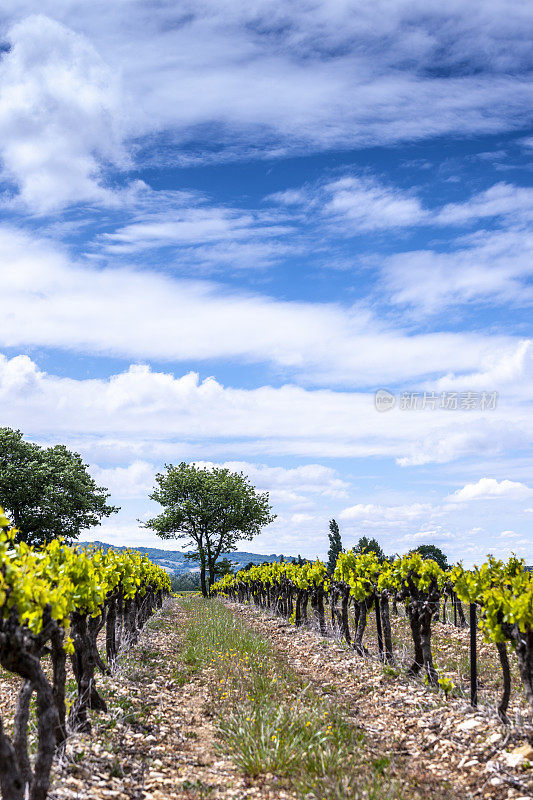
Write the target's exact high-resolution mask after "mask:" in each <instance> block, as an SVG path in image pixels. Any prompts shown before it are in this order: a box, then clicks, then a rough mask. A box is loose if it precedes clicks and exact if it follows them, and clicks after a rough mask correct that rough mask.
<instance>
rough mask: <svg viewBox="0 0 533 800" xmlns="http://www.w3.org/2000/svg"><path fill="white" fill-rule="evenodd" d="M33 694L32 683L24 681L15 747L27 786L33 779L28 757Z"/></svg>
mask: <svg viewBox="0 0 533 800" xmlns="http://www.w3.org/2000/svg"><path fill="white" fill-rule="evenodd" d="M32 694H33V685H32V682H31V681H29V680H25V681H23V683H22V686H21V687H20V690H19V693H18V698H17V708H16V711H15V725H14V731H13V747H14V749H15V755H16V757H17V763H18V768H19V773H20V775H21V777H22V780H23V781H24V783H26V784H30V783H31V779H32V772H31V765H30V757H29V755H28V722H29V719H30V702H31V696H32Z"/></svg>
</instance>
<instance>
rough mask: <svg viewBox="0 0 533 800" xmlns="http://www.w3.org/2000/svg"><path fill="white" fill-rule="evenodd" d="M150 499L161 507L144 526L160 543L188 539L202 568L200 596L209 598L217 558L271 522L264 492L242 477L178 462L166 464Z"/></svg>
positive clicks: (226, 471) (241, 474)
mask: <svg viewBox="0 0 533 800" xmlns="http://www.w3.org/2000/svg"><path fill="white" fill-rule="evenodd" d="M165 470H166V471H165V472H160V473H158V474H157V475H156V483H157V486H156V488H155V489H154V490H153V492H152V493H151V495H150V498H151V499H152V500H155V501H156V502H157V503H159V504H160V505H161V506H162V507H163V511H162V512H161V514H159V515H158V516H157V517H154V518H153V519H150V520H148V522H146V523H144V527H146V528H151V529H152V530H154V531H155V532H156V533H157V535H158V536H161V538H162V539H186V540H187V546H188V547H192V548H193V551H194V555H195V556H196V558H197V559H198V562H199V564H200V582H201V587H202V594H203V595H204V597H207V595H208V594H209V590H210V588H211V585H212V584H213V582H214V580H215V576H216V564H217V561H218V559H219V557H220V554H221V553H229V552H231V551H232V550H235V549H236V543H237V542H238V541H240V540H243V539H246V540H250V539H252V538H253V537H254V536H255V535H256V534H258V533H259V532H260V530H261V528H262V527H263V526H265V525H268V524H269V523H270V522H272V521H273V520H274V519H275V516H274V515H273V514H272V513H271V511H272V509H271V506H270V503H269V499H268V492H262V493H261V492H257V491H256V489H255V488H254V487H253V486H252V485H251V484H250V483H249V482H248V479H247V478H246V477H245V475H243V473H241V472H230V470H229V469H225V468H222V467H213V468H207V467H197V466H196V465H194V464H186V463H184V462H182V463H181V464H179V465H178V466H177V467H175V466H173V465H172V464H167V465H165Z"/></svg>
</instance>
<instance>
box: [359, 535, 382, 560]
mask: <svg viewBox="0 0 533 800" xmlns="http://www.w3.org/2000/svg"><path fill="white" fill-rule="evenodd" d="M353 550H354V553H375V554H376V556H377V557H378V559H379V560H380V561H385V553H384V552H383V550H382V548H381V545H380V543H379V542H378V540H377V539H369V538H368V536H361V538H360V539H359V541H358V542H357V544H356V545H355V547H354V549H353Z"/></svg>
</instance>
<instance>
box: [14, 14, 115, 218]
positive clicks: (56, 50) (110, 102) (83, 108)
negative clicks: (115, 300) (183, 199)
mask: <svg viewBox="0 0 533 800" xmlns="http://www.w3.org/2000/svg"><path fill="white" fill-rule="evenodd" d="M7 39H8V41H9V44H10V48H11V49H10V50H9V52H8V53H7V54H4V56H3V58H2V59H1V60H0V156H1V159H2V164H3V174H4V177H6V178H8V179H9V181H11V182H12V183H14V184H15V185H16V186H17V187H18V189H19V193H20V199H21V200H22V202H23V203H24V204H26V205H27V206H29V208H30V209H31V210H34V211H37V212H49V211H53V210H56V209H58V208H61V207H62V206H64V205H68V204H71V203H77V202H79V201H85V202H96V203H105V202H107V201H109V199H110V196H111V195H110V193H109V192H108V191H107V189H106V188H105V185H104V184H105V177H104V175H103V166H104V164H109V163H110V162H113V163H115V164H117V163H121V164H122V165H124V163H125V157H124V151H123V149H122V147H121V132H120V126H119V124H118V117H119V107H120V102H119V96H118V89H117V84H116V80H115V77H114V74H113V71H112V70H111V69H109V67H107V66H106V65H105V64H104V62H103V61H102V59H101V58H100V57H99V55H98V53H97V52H96V50H95V49H94V47H93V46H92V44H91V43H90V42H89V41H88V40H87V39H86V37H84V36H83V35H80V34H78V33H74V32H73V31H72V30H70V29H68V28H66V27H65V26H64V25H62V24H60V23H58V22H56V21H54V20H52V19H49V18H48V17H44V16H41V15H35V16H29V17H27V18H26V19H24V20H21V21H20V22H17V23H16V24H15V25H13V26H12V27H11V29H10V30H9V32H8V34H7Z"/></svg>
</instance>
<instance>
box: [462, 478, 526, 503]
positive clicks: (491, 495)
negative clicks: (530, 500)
mask: <svg viewBox="0 0 533 800" xmlns="http://www.w3.org/2000/svg"><path fill="white" fill-rule="evenodd" d="M531 495H533V489H530V488H529V487H528V486H526V485H525V484H524V483H520V482H518V481H509V480H503V481H497V480H496V479H495V478H480V479H479V481H478V482H477V483H467V484H466V486H463V488H462V489H457V491H455V492H454V493H453V494H451V495H449V497H447V498H446V499H447V500H448V501H449V502H451V503H468V502H470V501H471V500H491V499H495V498H500V497H505V498H508V499H515V500H521V499H523V498H525V497H530V496H531Z"/></svg>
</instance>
